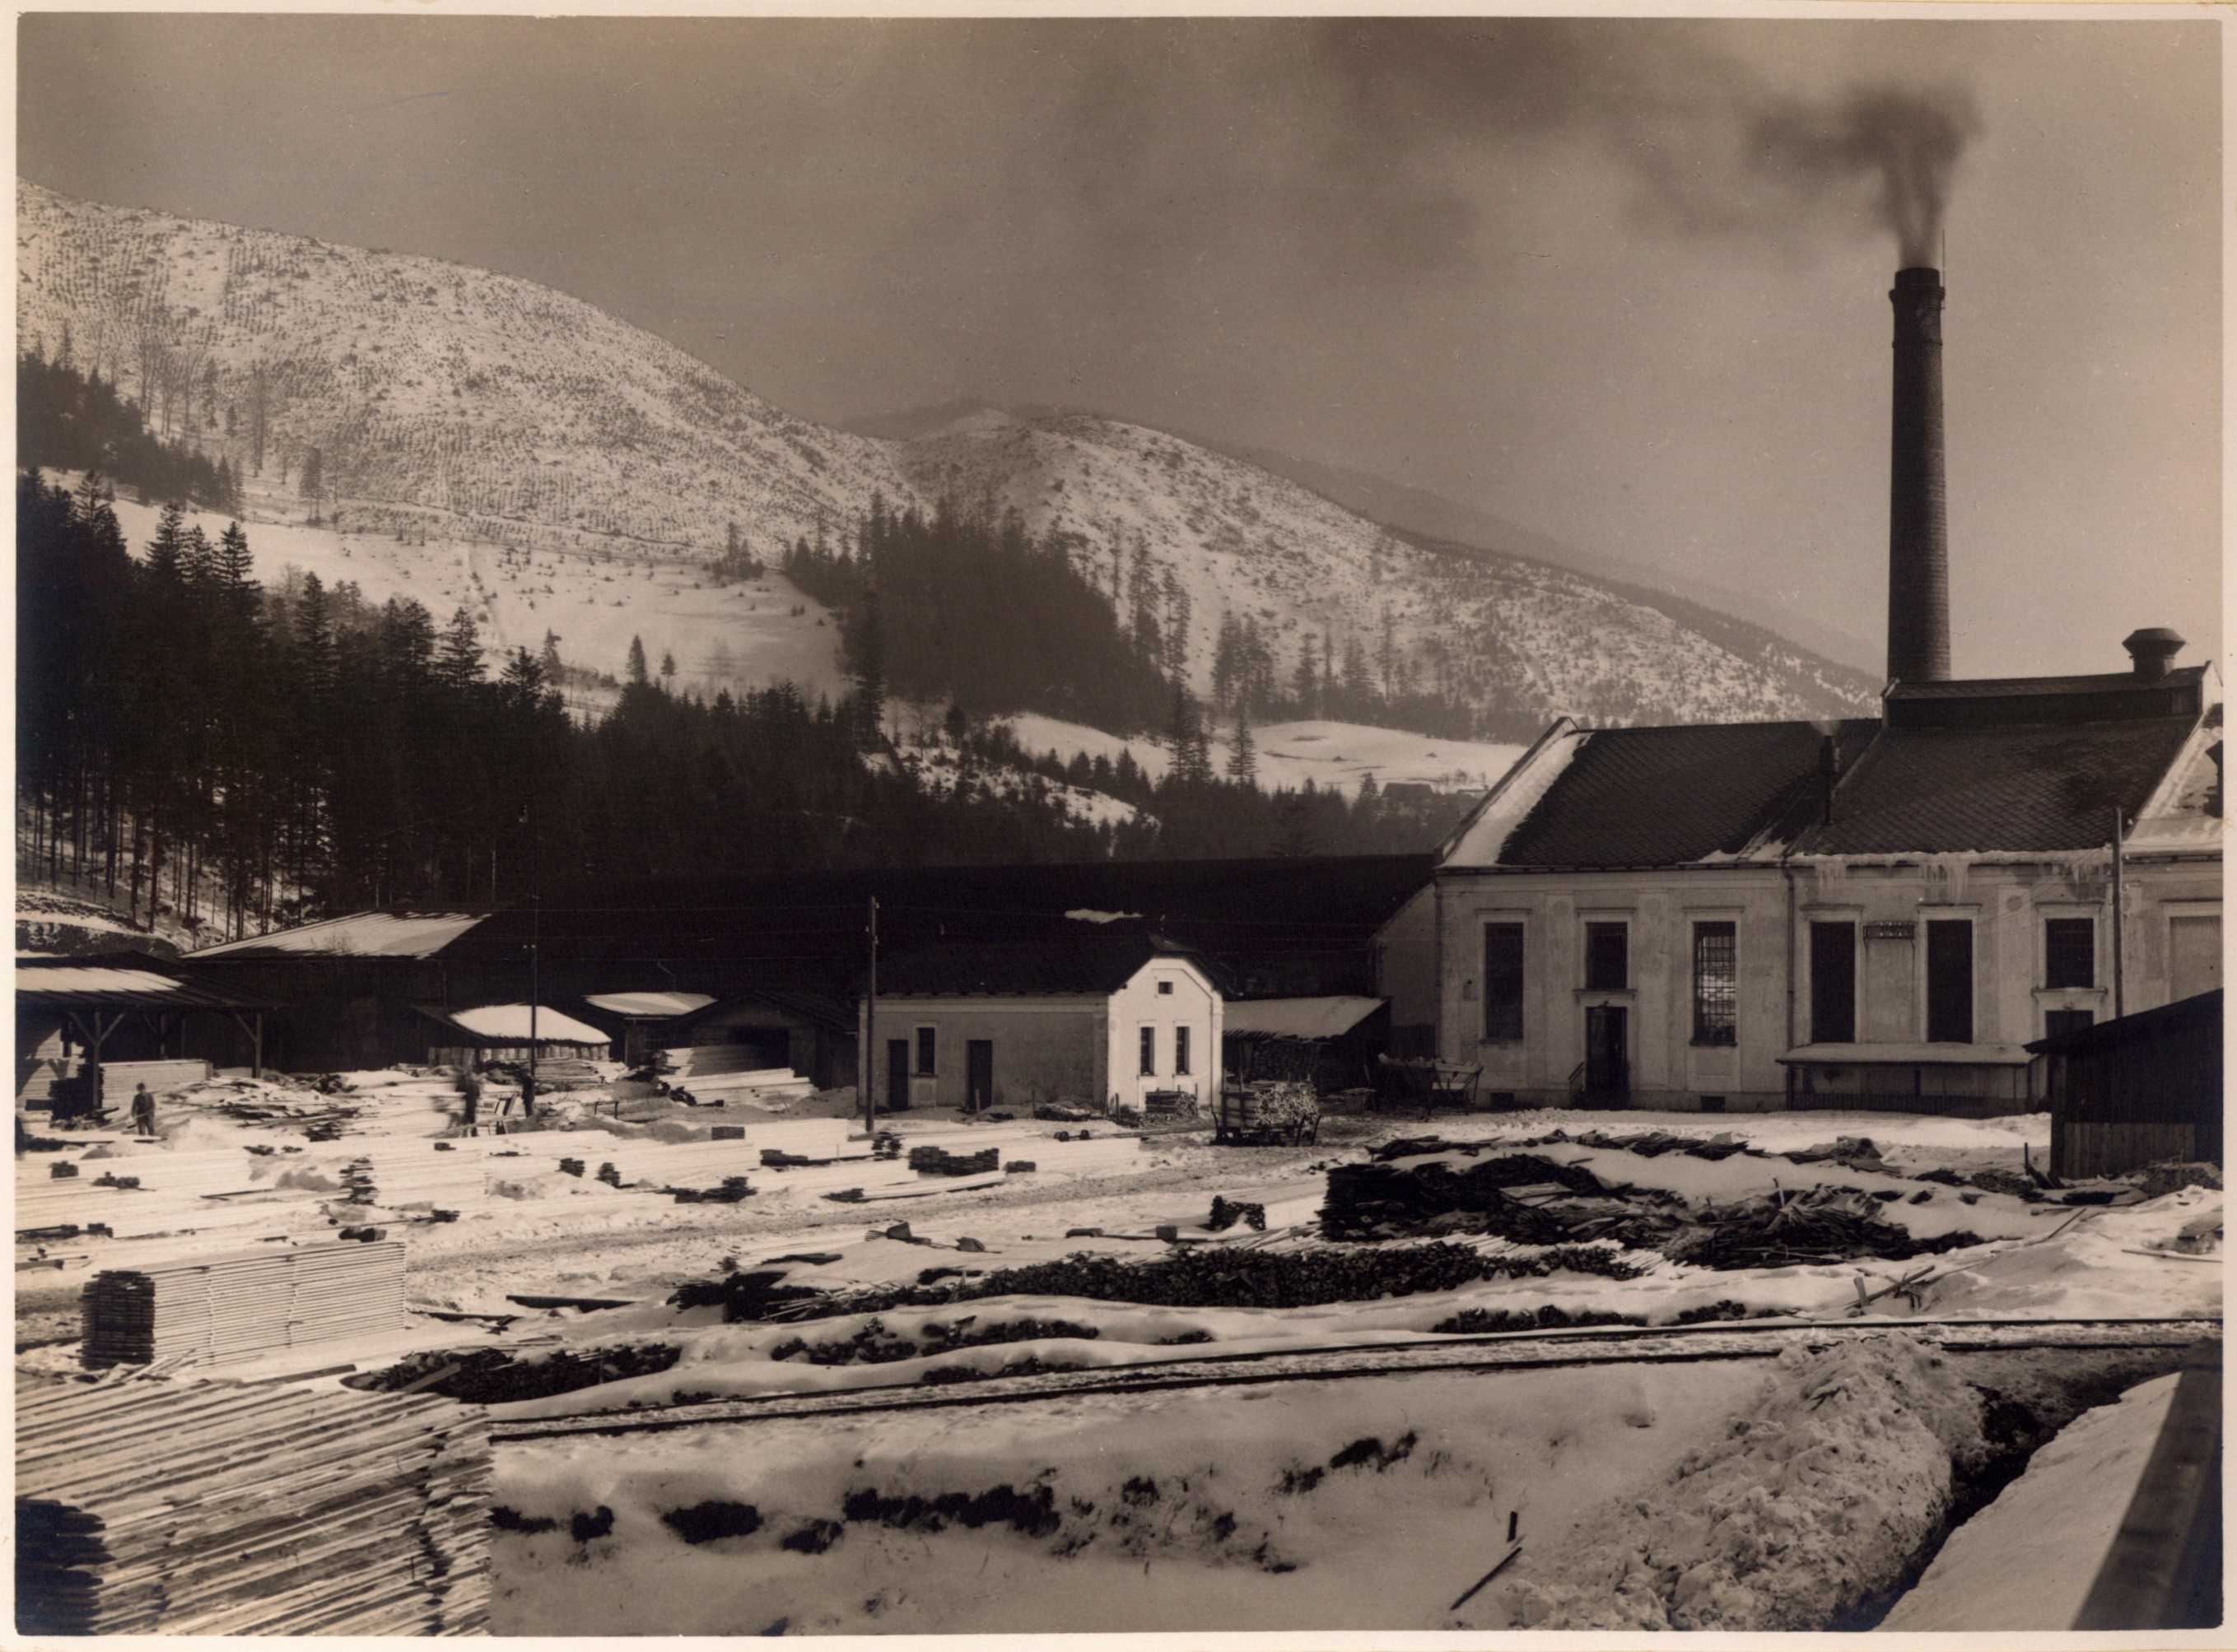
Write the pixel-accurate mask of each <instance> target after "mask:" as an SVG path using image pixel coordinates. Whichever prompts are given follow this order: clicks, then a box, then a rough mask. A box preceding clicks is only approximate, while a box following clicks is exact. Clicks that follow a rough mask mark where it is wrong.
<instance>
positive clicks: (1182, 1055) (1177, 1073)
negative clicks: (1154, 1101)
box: [1173, 1027, 1189, 1078]
mask: <svg viewBox="0 0 2237 1652" xmlns="http://www.w3.org/2000/svg"><path fill="white" fill-rule="evenodd" d="M1188 1070H1189V1030H1188V1029H1187V1028H1186V1027H1175V1028H1174V1029H1173V1076H1174V1077H1176V1078H1186V1077H1187V1076H1188Z"/></svg>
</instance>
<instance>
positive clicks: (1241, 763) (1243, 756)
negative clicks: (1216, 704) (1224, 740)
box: [1227, 705, 1258, 786]
mask: <svg viewBox="0 0 2237 1652" xmlns="http://www.w3.org/2000/svg"><path fill="white" fill-rule="evenodd" d="M1227 778H1228V779H1229V780H1241V781H1242V782H1243V783H1244V785H1245V786H1256V785H1257V783H1258V748H1257V746H1256V745H1255V744H1253V743H1252V741H1251V739H1250V707H1249V706H1248V705H1237V707H1236V708H1235V749H1234V751H1232V752H1231V753H1230V754H1228V759H1227Z"/></svg>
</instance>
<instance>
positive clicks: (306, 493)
mask: <svg viewBox="0 0 2237 1652" xmlns="http://www.w3.org/2000/svg"><path fill="white" fill-rule="evenodd" d="M326 486H327V458H326V455H325V454H323V453H321V452H320V451H319V450H318V449H317V448H315V447H313V448H307V449H305V450H304V452H303V471H302V479H301V481H300V483H299V484H297V491H299V492H300V493H301V494H302V496H303V497H305V498H306V499H308V500H309V501H310V502H311V510H312V513H313V515H315V514H317V511H318V509H319V496H320V494H322V493H324V492H325V491H326Z"/></svg>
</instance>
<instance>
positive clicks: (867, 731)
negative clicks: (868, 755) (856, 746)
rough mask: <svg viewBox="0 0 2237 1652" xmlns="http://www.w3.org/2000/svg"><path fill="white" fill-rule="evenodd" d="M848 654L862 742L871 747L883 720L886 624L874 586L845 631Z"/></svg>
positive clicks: (865, 596)
mask: <svg viewBox="0 0 2237 1652" xmlns="http://www.w3.org/2000/svg"><path fill="white" fill-rule="evenodd" d="M847 652H848V656H849V658H850V660H851V662H852V664H853V666H854V671H855V703H856V706H857V708H858V709H859V710H860V712H861V720H862V721H861V734H862V739H863V740H864V741H865V742H867V743H868V744H871V745H874V744H875V743H876V742H877V740H878V731H879V729H880V728H881V727H882V726H883V725H884V722H885V717H886V622H885V618H884V615H882V614H881V612H880V611H879V607H878V592H877V588H876V587H875V586H872V587H871V588H870V589H868V590H866V591H864V592H863V593H862V602H861V608H860V609H858V610H857V611H856V616H855V622H854V624H853V625H852V626H850V627H848V632H847Z"/></svg>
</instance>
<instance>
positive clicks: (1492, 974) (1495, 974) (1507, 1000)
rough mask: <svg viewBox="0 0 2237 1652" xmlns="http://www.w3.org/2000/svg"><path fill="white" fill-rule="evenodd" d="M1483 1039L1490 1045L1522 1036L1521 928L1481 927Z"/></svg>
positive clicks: (1506, 925) (1510, 1041)
mask: <svg viewBox="0 0 2237 1652" xmlns="http://www.w3.org/2000/svg"><path fill="white" fill-rule="evenodd" d="M1483 1036H1484V1038H1485V1040H1486V1042H1488V1043H1516V1042H1518V1041H1519V1040H1520V1039H1521V1037H1522V925H1520V924H1486V925H1484V926H1483Z"/></svg>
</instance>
